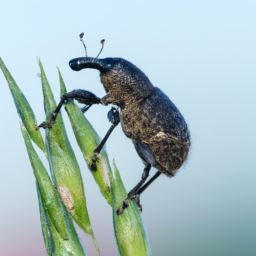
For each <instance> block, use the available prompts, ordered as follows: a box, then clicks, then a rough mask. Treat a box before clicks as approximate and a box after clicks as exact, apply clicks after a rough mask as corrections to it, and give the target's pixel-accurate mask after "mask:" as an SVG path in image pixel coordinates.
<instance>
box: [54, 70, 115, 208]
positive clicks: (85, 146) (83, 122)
mask: <svg viewBox="0 0 256 256" xmlns="http://www.w3.org/2000/svg"><path fill="white" fill-rule="evenodd" d="M59 78H60V88H61V93H62V94H65V93H66V92H67V90H66V86H65V84H64V81H63V78H62V76H61V73H60V71H59ZM65 109H66V111H67V113H68V117H69V120H70V122H71V125H72V128H73V131H74V134H75V137H76V140H77V142H78V145H79V147H80V149H81V151H82V153H83V156H84V159H85V161H86V163H87V165H88V167H89V168H90V166H91V164H92V157H93V155H94V153H93V151H94V149H96V147H97V145H99V143H100V141H101V140H100V138H99V136H98V134H97V133H96V131H95V130H94V129H93V127H92V125H91V124H90V123H89V122H88V120H87V119H86V117H85V116H84V114H83V113H82V111H81V110H80V108H79V107H77V105H76V104H75V103H74V101H73V100H69V101H68V102H67V103H66V104H65ZM99 159H100V160H99V162H98V163H97V164H96V168H97V170H96V171H95V172H91V173H92V175H93V177H94V179H95V181H96V183H97V184H98V186H99V188H100V191H101V193H102V195H103V196H104V197H105V198H106V200H107V202H108V203H109V204H110V205H112V203H111V194H110V181H109V175H108V172H109V170H110V169H111V168H110V165H109V160H108V156H107V152H106V150H105V148H103V150H102V152H101V154H100V155H99Z"/></svg>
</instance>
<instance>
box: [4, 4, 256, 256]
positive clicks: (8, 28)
mask: <svg viewBox="0 0 256 256" xmlns="http://www.w3.org/2000/svg"><path fill="white" fill-rule="evenodd" d="M255 13H256V2H255V1H247V0H243V1H234V0H233V1H226V0H222V1H218V0H217V1H198V0H194V1H129V2H127V3H125V2H123V1H122V2H121V1H85V0H84V1H80V0H77V1H72V2H71V1H28V0H24V1H12V0H9V1H2V3H1V7H0V24H1V28H0V31H1V33H0V38H1V40H0V56H1V57H2V59H3V61H4V62H5V64H6V65H7V67H8V69H9V70H10V71H11V73H12V75H13V77H14V78H15V80H16V82H17V83H18V85H19V86H20V88H21V89H22V91H23V92H24V94H25V95H26V97H27V99H28V101H29V102H30V104H31V106H32V108H33V110H34V112H35V114H36V116H37V120H38V122H42V121H43V120H44V119H45V116H44V111H43V98H42V92H41V83H40V79H39V78H38V77H37V76H36V74H37V73H38V72H39V67H38V65H37V61H36V56H39V57H40V58H41V60H42V63H43V65H44V68H45V71H46V74H47V76H48V80H49V82H50V84H51V86H52V88H53V92H54V95H55V97H56V99H57V100H58V99H59V82H58V75H57V70H56V66H58V67H59V68H60V70H61V72H62V74H63V77H64V80H65V82H66V85H67V88H68V90H73V89H77V88H84V89H89V90H91V91H93V92H94V93H95V94H96V95H98V96H100V97H102V96H104V95H105V92H104V90H103V86H102V85H101V84H100V81H99V75H98V72H97V71H95V70H84V71H81V72H77V73H76V72H73V71H72V70H71V69H70V68H69V66H68V61H69V60H70V59H72V58H74V57H79V56H83V55H84V49H83V47H82V45H81V43H80V42H79V37H78V35H79V34H80V33H81V32H82V31H83V32H84V33H85V37H84V39H85V42H86V45H87V50H88V54H89V56H96V55H97V53H98V51H99V50H100V43H99V42H100V40H101V39H103V38H104V39H106V45H105V49H104V50H103V53H102V54H101V57H102V58H103V57H123V58H125V59H127V60H129V61H131V62H132V63H134V64H135V65H137V66H138V67H139V68H141V69H142V70H143V71H144V72H145V73H146V74H147V75H148V77H149V78H150V80H151V81H152V83H153V84H154V85H155V86H157V87H160V88H161V89H162V90H163V91H164V92H165V93H166V94H167V95H168V96H169V97H170V98H171V99H172V101H173V102H174V103H175V104H176V105H177V106H178V108H179V109H180V111H181V112H182V113H183V115H184V116H185V118H186V120H187V122H188V124H189V127H190V130H191V135H192V150H191V153H190V156H189V159H188V162H187V163H186V165H185V166H184V167H182V168H181V170H180V171H179V173H178V174H177V175H176V176H175V178H173V179H168V178H166V177H160V178H159V179H158V180H157V181H156V182H155V183H154V184H153V185H152V186H151V187H150V188H149V189H148V191H146V192H145V194H143V196H142V204H143V208H144V211H143V213H142V216H143V220H144V223H145V226H146V228H147V231H148V235H149V238H150V242H151V247H152V251H153V255H160V256H162V255H163V256H168V255H175V256H188V255H189V256H205V255H207V256H215V255H218V256H219V255H225V256H226V255H228V256H229V255H230V256H231V255H232V256H236V255H237V256H241V255H243V256H244V255H246V256H249V255H256V221H255V216H256V199H255V198H256V188H255V182H256V164H255V152H256V150H255V144H256V132H255V131H256V115H255V110H256V103H255V95H256V89H255V88H256V87H255V86H256V75H255V74H256V50H255V49H256V32H255V25H256V15H255ZM0 73H1V72H0ZM0 88H1V107H0V117H1V126H0V142H1V143H0V154H1V175H0V195H1V201H0V202H1V213H0V214H1V218H0V227H1V228H0V255H4V256H10V255H12V256H13V255H26V256H29V255H40V256H41V255H46V251H45V248H44V243H43V238H42V234H41V227H40V220H39V211H38V202H37V196H36V188H35V179H34V177H33V173H32V168H31V166H30V163H29V160H28V156H27V153H26V150H25V146H24V143H23V139H22V136H21V133H20V130H19V120H18V115H17V113H16V109H15V106H14V104H13V100H12V96H11V94H10V91H9V89H8V86H7V83H6V81H5V79H4V77H3V75H2V74H0ZM109 108H110V107H102V106H95V107H93V108H92V109H90V111H89V112H88V114H87V117H88V119H89V120H90V122H91V123H92V124H93V125H94V127H95V128H96V130H97V131H98V133H99V134H100V136H101V137H103V136H104V134H105V133H106V131H107V129H108V127H109V122H108V121H107V116H106V115H107V112H108V110H109ZM64 112H65V111H63V112H62V113H63V116H64V119H65V122H66V128H67V132H68V134H69V137H70V141H71V144H72V146H73V148H74V150H75V152H76V155H77V158H78V161H79V163H80V167H81V171H82V174H83V179H84V184H85V192H86V198H87V204H88V208H89V214H90V217H91V221H92V225H93V229H94V232H95V235H96V239H97V240H98V242H99V246H100V248H101V252H102V255H103V256H104V255H111V256H112V255H113V256H114V255H117V252H116V245H115V242H114V236H113V227H112V213H111V209H110V207H109V206H108V205H107V203H106V202H105V200H104V199H103V197H102V196H101V195H100V192H99V190H98V187H97V186H96V184H95V182H94V180H93V178H92V175H91V174H90V172H89V171H88V169H87V167H86V165H85V163H84V160H83V158H82V154H81V152H80V150H79V148H78V146H77V145H76V142H75V139H74V135H73V132H72V129H71V126H70V124H69V122H68V119H67V115H66V113H64ZM107 148H108V153H109V157H110V159H113V158H115V161H116V163H117V166H118V168H119V170H120V172H121V175H122V178H123V180H124V183H125V186H126V188H127V190H128V189H131V188H132V187H133V186H134V185H135V184H136V183H137V182H138V181H139V179H140V177H141V173H142V170H143V164H142V162H141V160H140V159H139V157H138V156H137V154H136V152H135V150H134V148H133V145H132V143H131V141H130V140H128V139H127V138H126V137H125V136H124V134H123V133H122V130H121V126H119V127H118V128H116V130H115V131H114V134H113V135H112V136H111V137H110V139H109V141H108V143H107ZM39 154H40V156H41V158H42V159H43V161H44V163H45V165H46V166H47V162H46V160H45V158H44V156H43V154H41V153H40V152H39ZM47 167H48V166H47ZM154 172H155V170H154V171H153V172H152V173H151V175H152V174H153V173H154ZM79 233H80V234H81V237H82V240H83V242H84V244H85V247H86V248H87V251H88V253H89V254H90V255H96V252H95V249H94V247H93V244H92V242H91V241H90V238H89V237H88V236H87V235H85V234H83V233H82V232H81V231H80V230H79Z"/></svg>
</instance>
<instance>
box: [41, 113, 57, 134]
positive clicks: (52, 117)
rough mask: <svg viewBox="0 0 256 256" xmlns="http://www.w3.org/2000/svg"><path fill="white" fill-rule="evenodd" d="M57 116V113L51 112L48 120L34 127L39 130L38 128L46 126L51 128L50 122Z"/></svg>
mask: <svg viewBox="0 0 256 256" xmlns="http://www.w3.org/2000/svg"><path fill="white" fill-rule="evenodd" d="M56 117H57V114H55V113H53V114H52V115H51V117H50V119H49V120H48V121H44V122H42V123H41V124H40V125H38V126H37V127H36V130H39V129H40V128H43V129H46V128H52V124H53V123H54V121H55V119H56Z"/></svg>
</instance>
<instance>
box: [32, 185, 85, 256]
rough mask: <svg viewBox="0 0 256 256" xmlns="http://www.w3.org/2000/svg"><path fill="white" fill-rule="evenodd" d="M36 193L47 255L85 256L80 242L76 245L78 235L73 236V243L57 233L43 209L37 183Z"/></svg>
mask: <svg viewBox="0 0 256 256" xmlns="http://www.w3.org/2000/svg"><path fill="white" fill-rule="evenodd" d="M37 195H38V201H39V210H40V219H41V225H42V231H43V236H44V241H45V245H46V249H47V253H48V255H50V256H57V255H73V256H75V255H85V256H87V252H86V251H85V249H84V247H83V245H82V244H81V245H79V244H78V245H77V243H78V242H80V240H79V238H78V237H77V238H75V240H76V243H74V241H73V240H72V239H69V240H64V239H62V238H61V236H60V235H59V234H58V232H57V231H56V229H55V227H54V225H53V224H52V222H51V221H50V218H49V216H48V214H47V211H45V209H44V205H43V201H42V197H41V194H40V190H39V187H38V185H37ZM69 221H71V220H69Z"/></svg>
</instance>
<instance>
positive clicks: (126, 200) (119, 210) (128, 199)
mask: <svg viewBox="0 0 256 256" xmlns="http://www.w3.org/2000/svg"><path fill="white" fill-rule="evenodd" d="M130 203H131V199H130V198H129V197H127V198H126V199H125V200H124V201H123V205H122V206H121V207H119V208H118V209H117V210H116V213H117V215H120V214H122V213H123V212H124V210H125V208H127V207H128V206H129V204H130Z"/></svg>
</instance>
